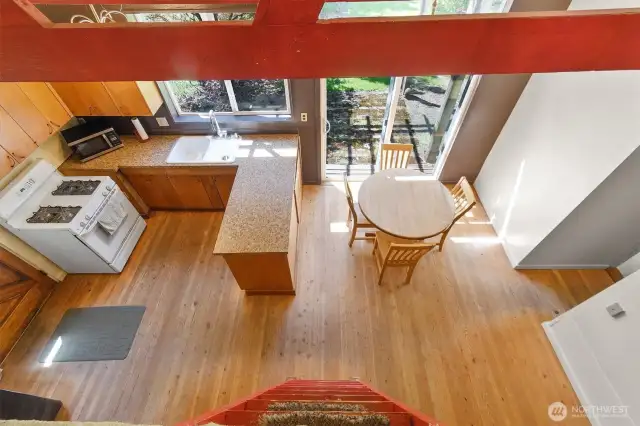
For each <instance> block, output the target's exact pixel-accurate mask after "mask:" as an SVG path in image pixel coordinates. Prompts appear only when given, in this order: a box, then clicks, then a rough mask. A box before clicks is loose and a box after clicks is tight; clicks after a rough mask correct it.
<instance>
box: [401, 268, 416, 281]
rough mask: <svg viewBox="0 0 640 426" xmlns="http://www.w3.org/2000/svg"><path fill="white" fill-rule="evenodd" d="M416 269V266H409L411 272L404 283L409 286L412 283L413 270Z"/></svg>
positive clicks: (408, 272)
mask: <svg viewBox="0 0 640 426" xmlns="http://www.w3.org/2000/svg"><path fill="white" fill-rule="evenodd" d="M414 269H416V265H411V266H409V270H408V271H407V278H405V280H404V283H405V284H409V283H410V282H411V277H412V276H413V270H414Z"/></svg>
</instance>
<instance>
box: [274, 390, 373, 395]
mask: <svg viewBox="0 0 640 426" xmlns="http://www.w3.org/2000/svg"><path fill="white" fill-rule="evenodd" d="M275 393H279V394H296V393H303V394H309V395H322V394H324V393H326V394H332V395H375V394H376V393H375V392H371V391H370V390H368V389H306V388H290V389H283V388H280V389H274V390H270V391H267V392H265V393H264V394H263V395H271V394H275Z"/></svg>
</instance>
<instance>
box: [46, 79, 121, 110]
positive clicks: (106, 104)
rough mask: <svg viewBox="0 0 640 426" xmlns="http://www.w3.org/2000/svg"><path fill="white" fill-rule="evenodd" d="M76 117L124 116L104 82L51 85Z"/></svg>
mask: <svg viewBox="0 0 640 426" xmlns="http://www.w3.org/2000/svg"><path fill="white" fill-rule="evenodd" d="M51 86H52V87H53V88H54V89H55V91H56V92H57V93H58V95H59V96H60V98H61V99H62V101H63V102H64V103H65V104H66V105H67V107H68V108H69V110H70V111H71V113H72V114H73V115H75V116H89V115H100V116H103V115H104V116H115V115H122V114H121V113H120V110H119V109H118V107H117V106H116V103H115V102H114V101H113V99H112V98H111V95H110V94H109V91H108V90H107V87H106V86H105V85H104V83H102V82H88V83H51Z"/></svg>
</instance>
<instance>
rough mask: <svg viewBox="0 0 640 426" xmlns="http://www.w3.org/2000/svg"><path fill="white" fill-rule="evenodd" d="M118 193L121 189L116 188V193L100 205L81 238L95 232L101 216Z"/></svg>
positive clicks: (81, 233)
mask: <svg viewBox="0 0 640 426" xmlns="http://www.w3.org/2000/svg"><path fill="white" fill-rule="evenodd" d="M118 191H119V189H117V188H116V190H115V191H113V192H112V193H111V194H109V196H108V197H107V198H105V199H104V201H103V202H102V204H100V207H98V210H97V211H96V213H95V214H94V215H93V217H92V218H91V219H89V223H88V224H87V226H86V227H85V228H84V229H83V230H82V231H80V235H79V237H83V236H85V235H87V234H88V233H90V232H93V230H94V228H95V227H96V225H97V224H98V219H99V218H100V214H101V213H102V211H103V210H104V208H105V207H106V206H107V204H108V203H109V201H110V200H111V199H112V198H113V197H114V196H115V195H116V193H117V192H118Z"/></svg>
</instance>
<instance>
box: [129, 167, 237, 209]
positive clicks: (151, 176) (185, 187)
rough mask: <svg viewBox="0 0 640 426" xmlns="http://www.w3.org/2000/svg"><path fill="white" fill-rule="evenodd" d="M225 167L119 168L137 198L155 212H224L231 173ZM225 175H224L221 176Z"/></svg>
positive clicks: (231, 177) (229, 189) (233, 175)
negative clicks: (219, 168)
mask: <svg viewBox="0 0 640 426" xmlns="http://www.w3.org/2000/svg"><path fill="white" fill-rule="evenodd" d="M229 170H230V169H229V168H226V170H222V171H220V170H218V169H216V168H215V167H212V168H209V167H184V168H183V167H167V168H163V167H146V168H142V167H141V168H136V167H130V168H121V169H120V171H121V172H122V174H123V175H124V176H125V178H126V179H127V180H128V181H129V183H130V184H131V186H132V187H133V189H134V190H135V191H136V192H137V193H138V195H139V196H140V198H142V200H143V201H144V202H145V203H146V204H147V205H148V206H149V207H150V208H151V209H156V210H224V208H225V206H226V201H227V200H228V199H229V193H230V191H231V186H232V185H233V179H234V177H235V170H234V174H229ZM222 173H225V174H222Z"/></svg>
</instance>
